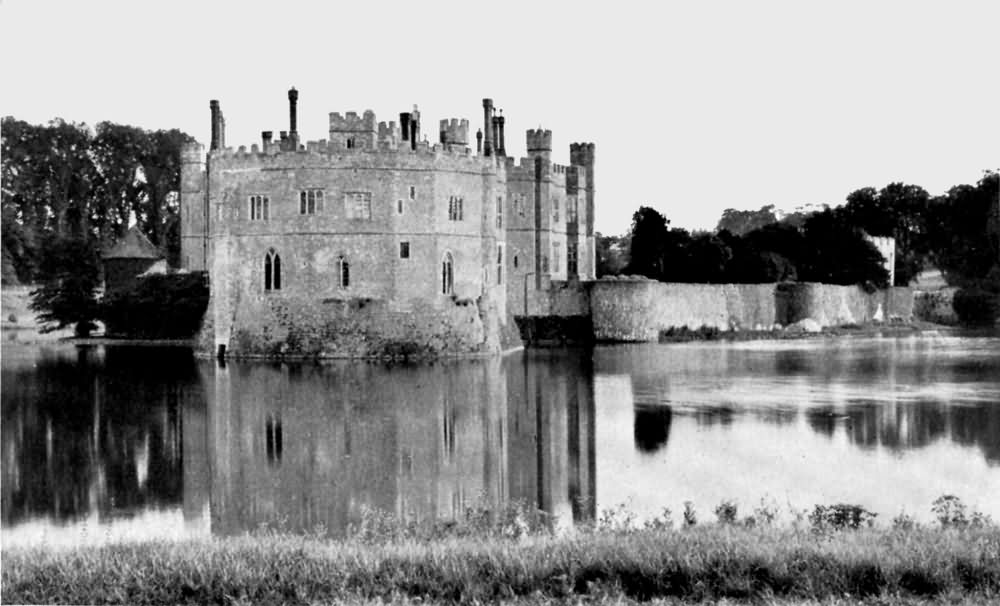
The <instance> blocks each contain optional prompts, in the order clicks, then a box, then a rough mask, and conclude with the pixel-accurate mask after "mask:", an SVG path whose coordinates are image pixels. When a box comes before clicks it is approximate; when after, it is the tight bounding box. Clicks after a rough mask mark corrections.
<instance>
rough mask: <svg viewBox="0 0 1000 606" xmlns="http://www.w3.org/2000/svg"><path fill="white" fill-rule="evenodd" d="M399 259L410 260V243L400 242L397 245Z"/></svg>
mask: <svg viewBox="0 0 1000 606" xmlns="http://www.w3.org/2000/svg"><path fill="white" fill-rule="evenodd" d="M399 258H400V259H409V258H410V243H409V242H400V243H399Z"/></svg>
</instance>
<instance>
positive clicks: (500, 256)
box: [497, 244, 503, 284]
mask: <svg viewBox="0 0 1000 606" xmlns="http://www.w3.org/2000/svg"><path fill="white" fill-rule="evenodd" d="M497 284H503V244H497Z"/></svg>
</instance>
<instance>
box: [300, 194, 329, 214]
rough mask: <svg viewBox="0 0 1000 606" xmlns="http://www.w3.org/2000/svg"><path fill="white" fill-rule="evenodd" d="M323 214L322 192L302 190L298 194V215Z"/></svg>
mask: <svg viewBox="0 0 1000 606" xmlns="http://www.w3.org/2000/svg"><path fill="white" fill-rule="evenodd" d="M319 212H323V190H322V189H303V190H302V191H300V192H299V214H300V215H315V214H316V213H319Z"/></svg>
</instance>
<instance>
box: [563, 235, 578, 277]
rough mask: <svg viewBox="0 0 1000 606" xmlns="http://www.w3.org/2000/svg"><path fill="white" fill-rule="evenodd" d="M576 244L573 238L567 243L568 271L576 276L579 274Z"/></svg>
mask: <svg viewBox="0 0 1000 606" xmlns="http://www.w3.org/2000/svg"><path fill="white" fill-rule="evenodd" d="M576 245H577V243H576V242H575V241H573V240H570V241H569V242H567V243H566V272H567V273H569V274H571V275H574V276H575V275H576V274H577V265H576Z"/></svg>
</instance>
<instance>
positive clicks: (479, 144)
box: [476, 128, 483, 154]
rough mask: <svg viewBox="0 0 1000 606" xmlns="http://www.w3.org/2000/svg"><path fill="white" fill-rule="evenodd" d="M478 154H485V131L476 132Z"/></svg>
mask: <svg viewBox="0 0 1000 606" xmlns="http://www.w3.org/2000/svg"><path fill="white" fill-rule="evenodd" d="M476 153H477V154H481V153H483V129H481V128H480V129H479V130H477V131H476Z"/></svg>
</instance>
